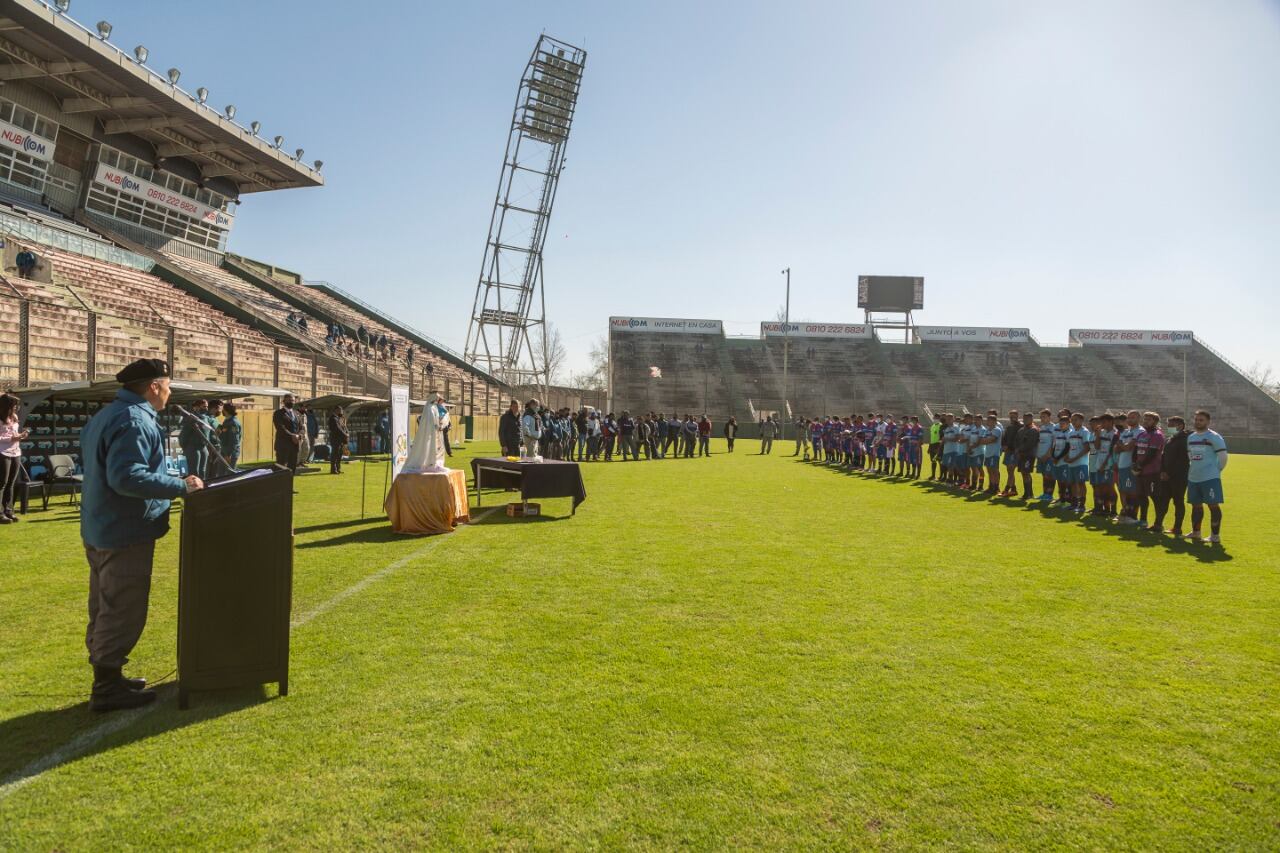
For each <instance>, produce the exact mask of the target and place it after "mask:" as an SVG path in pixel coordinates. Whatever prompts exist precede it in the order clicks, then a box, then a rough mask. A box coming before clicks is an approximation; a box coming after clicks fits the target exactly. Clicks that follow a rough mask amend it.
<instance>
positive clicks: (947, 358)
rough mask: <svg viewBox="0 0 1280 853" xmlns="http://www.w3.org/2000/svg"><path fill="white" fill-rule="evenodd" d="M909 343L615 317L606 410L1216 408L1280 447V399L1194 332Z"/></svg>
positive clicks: (846, 329) (986, 336) (1001, 333)
mask: <svg viewBox="0 0 1280 853" xmlns="http://www.w3.org/2000/svg"><path fill="white" fill-rule="evenodd" d="M908 339H909V340H910V341H911V342H910V343H892V342H888V341H883V340H881V338H880V334H879V332H878V330H877V327H876V326H875V324H874V323H858V324H851V323H838V324H832V323H810V322H803V323H797V322H792V323H791V324H789V326H787V327H786V333H785V334H784V329H783V324H782V323H776V322H774V323H769V322H766V323H761V332H760V335H759V336H758V337H755V336H750V337H735V336H726V335H725V332H724V325H723V323H722V322H721V321H719V320H694V319H667V318H654V317H612V318H610V322H609V354H610V361H609V388H610V396H609V407H610V408H611V409H614V410H622V409H630V410H631V411H650V410H652V411H662V412H671V411H678V412H681V413H684V412H692V413H694V414H699V413H703V412H705V413H707V414H708V415H710V416H711V417H712V418H713V419H718V420H720V421H723V420H724V419H725V418H727V417H729V416H734V417H736V418H738V420H739V421H742V422H743V423H747V424H749V423H755V422H757V421H759V420H760V419H761V418H762V417H764V416H766V415H770V414H772V415H775V416H778V417H780V418H782V419H784V420H790V419H793V418H797V417H824V416H826V415H841V416H843V415H847V414H852V413H854V412H857V413H860V414H865V413H866V412H872V411H874V412H883V413H886V414H889V413H892V414H893V415H894V416H897V415H901V414H903V413H907V414H924V415H928V414H930V413H932V412H942V411H944V410H945V411H954V412H965V411H970V410H972V411H983V412H985V411H986V410H987V409H989V408H995V409H997V410H998V411H1000V412H1001V415H1002V416H1003V414H1004V412H1005V411H1006V410H1008V409H1019V410H1021V411H1027V410H1035V411H1039V409H1040V408H1041V407H1043V406H1048V407H1050V408H1053V409H1054V410H1055V411H1056V410H1057V409H1058V408H1059V407H1068V408H1071V409H1073V410H1076V411H1083V412H1087V413H1090V414H1092V413H1095V412H1102V411H1119V410H1122V409H1123V410H1128V409H1132V408H1137V409H1150V410H1154V411H1159V412H1163V413H1166V414H1182V413H1185V414H1190V413H1191V412H1192V411H1194V410H1195V409H1197V408H1208V409H1211V410H1212V411H1213V412H1214V423H1215V426H1216V427H1217V428H1218V429H1219V430H1220V431H1221V432H1223V433H1224V434H1226V435H1229V436H1231V438H1232V441H1233V446H1236V447H1239V448H1241V449H1242V450H1244V449H1245V448H1246V447H1248V448H1250V449H1251V450H1252V451H1253V452H1280V404H1278V403H1277V402H1276V401H1275V400H1273V399H1271V397H1269V396H1268V395H1267V394H1266V393H1265V392H1264V391H1263V390H1262V389H1260V388H1258V387H1257V386H1256V385H1255V384H1254V383H1253V382H1252V381H1250V380H1249V379H1248V378H1247V377H1246V376H1244V374H1243V373H1242V372H1241V371H1240V370H1239V369H1238V368H1236V367H1235V366H1234V365H1232V364H1231V363H1230V362H1229V361H1228V360H1227V359H1226V358H1225V357H1223V356H1222V355H1221V354H1219V353H1218V352H1217V351H1216V350H1214V349H1212V348H1211V347H1209V346H1208V345H1207V344H1206V343H1204V342H1203V341H1201V340H1199V339H1198V338H1197V337H1196V336H1195V335H1194V334H1193V333H1192V332H1189V331H1187V332H1183V331H1151V330H1097V329H1073V330H1071V331H1070V343H1068V344H1067V345H1057V346H1055V345H1049V344H1042V343H1040V342H1039V341H1038V340H1037V339H1036V338H1035V337H1034V336H1033V335H1032V334H1031V332H1030V330H1029V329H1026V328H1007V327H1001V328H988V327H981V328H979V327H959V326H924V325H919V326H912V327H910V329H909V338H908ZM784 348H785V349H786V350H787V351H788V352H787V367H788V369H787V371H786V375H787V379H786V390H785V392H784V390H783V375H784V371H783V360H784Z"/></svg>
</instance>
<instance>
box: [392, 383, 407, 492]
mask: <svg viewBox="0 0 1280 853" xmlns="http://www.w3.org/2000/svg"><path fill="white" fill-rule="evenodd" d="M408 458H409V386H407V385H392V386H391V479H393V480H394V479H395V478H396V477H398V476H400V469H402V468H404V463H405V460H406V459H408Z"/></svg>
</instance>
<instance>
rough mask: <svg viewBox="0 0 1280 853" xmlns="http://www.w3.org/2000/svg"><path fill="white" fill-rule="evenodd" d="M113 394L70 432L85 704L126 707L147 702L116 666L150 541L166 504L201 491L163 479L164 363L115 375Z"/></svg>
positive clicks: (160, 530) (150, 362)
mask: <svg viewBox="0 0 1280 853" xmlns="http://www.w3.org/2000/svg"><path fill="white" fill-rule="evenodd" d="M116 381H117V382H119V383H120V384H121V385H122V386H124V387H122V388H121V389H120V390H119V391H117V392H116V398H115V399H114V400H113V401H112V402H110V403H108V404H107V405H106V406H104V407H103V408H102V409H101V410H100V411H99V412H98V413H97V414H95V415H94V416H93V417H92V418H90V419H89V422H88V423H86V424H85V425H84V428H83V429H82V430H81V432H80V451H81V456H82V462H83V465H84V486H83V497H82V505H81V511H80V538H81V539H82V540H83V541H84V550H85V556H86V558H87V559H88V562H89V624H88V627H87V628H86V630H85V646H86V647H87V648H88V650H89V663H90V664H91V665H92V666H93V692H92V694H91V696H90V699H89V707H90V709H91V710H93V711H96V712H103V711H115V710H119V709H122V708H136V707H138V706H139V705H145V704H147V703H148V702H152V701H154V700H155V698H156V694H155V691H153V690H148V689H146V682H145V681H144V680H143V679H140V678H125V677H124V675H123V673H122V668H123V667H124V665H125V663H127V662H128V660H129V653H130V652H131V651H133V647H134V646H135V645H137V643H138V638H139V637H141V636H142V629H143V628H144V627H145V626H146V623H147V600H148V597H149V596H150V592H151V566H152V561H153V560H154V558H155V544H156V540H157V539H159V538H160V537H162V536H164V535H165V534H166V533H168V532H169V502H170V501H171V500H172V499H173V498H176V497H178V496H179V495H182V494H185V493H187V492H194V491H196V490H198V489H202V488H204V482H203V481H202V480H201V479H200V478H199V477H198V476H195V475H194V474H193V475H189V476H188V477H186V478H185V479H180V478H178V477H175V476H173V475H171V474H169V473H168V465H167V464H166V462H165V458H164V445H165V439H164V433H163V432H161V430H160V426H159V424H158V423H157V422H156V413H157V412H159V411H160V410H162V409H163V408H164V407H165V405H166V404H167V403H168V401H169V365H168V364H167V363H165V362H164V361H161V360H160V359H154V358H144V359H140V360H138V361H135V362H134V363H132V364H130V365H129V366H128V367H126V368H125V369H124V370H122V371H120V372H119V373H117V374H116Z"/></svg>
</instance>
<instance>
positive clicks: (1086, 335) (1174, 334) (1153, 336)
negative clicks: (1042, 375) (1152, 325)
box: [1068, 329, 1195, 347]
mask: <svg viewBox="0 0 1280 853" xmlns="http://www.w3.org/2000/svg"><path fill="white" fill-rule="evenodd" d="M1068 334H1070V335H1071V340H1073V341H1076V342H1078V343H1080V344H1081V345H1083V346H1115V345H1117V344H1123V345H1128V346H1134V345H1137V346H1147V347H1189V346H1191V342H1192V341H1194V340H1195V335H1193V334H1192V333H1191V332H1186V331H1169V330H1166V329H1072V330H1071V331H1070V332H1069V333H1068Z"/></svg>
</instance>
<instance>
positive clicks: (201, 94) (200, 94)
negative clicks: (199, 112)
mask: <svg viewBox="0 0 1280 853" xmlns="http://www.w3.org/2000/svg"><path fill="white" fill-rule="evenodd" d="M196 100H197V101H199V102H200V103H202V104H203V103H204V102H205V101H207V100H209V90H208V89H206V88H205V87H204V86H201V87H200V88H199V89H196Z"/></svg>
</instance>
